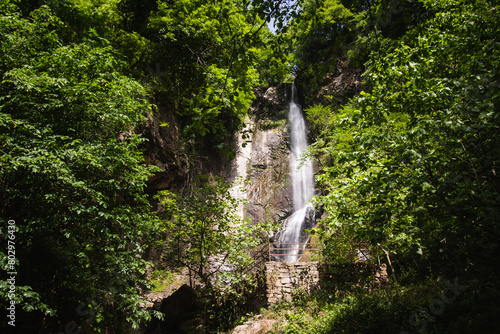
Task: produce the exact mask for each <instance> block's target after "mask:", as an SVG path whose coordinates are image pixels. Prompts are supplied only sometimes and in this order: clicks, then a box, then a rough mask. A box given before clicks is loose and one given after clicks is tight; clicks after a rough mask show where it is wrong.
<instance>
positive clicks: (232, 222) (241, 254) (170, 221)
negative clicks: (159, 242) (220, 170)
mask: <svg viewBox="0 0 500 334" xmlns="http://www.w3.org/2000/svg"><path fill="white" fill-rule="evenodd" d="M229 188H230V185H229V184H228V183H226V182H224V181H223V180H222V179H219V178H215V177H208V176H199V177H197V178H196V180H195V181H194V182H193V184H192V190H191V191H190V192H186V193H184V194H174V193H172V192H169V191H162V192H160V194H159V198H160V202H161V204H162V206H163V208H164V213H163V216H164V218H165V220H164V227H163V230H164V234H165V239H166V240H167V241H166V244H165V251H164V258H165V260H168V261H173V263H174V264H176V265H178V266H182V267H187V268H188V269H189V270H190V273H193V274H194V275H195V280H197V281H199V282H200V283H201V285H202V287H203V290H202V294H203V295H204V296H205V297H206V298H207V299H208V302H209V304H208V305H206V309H205V314H206V318H207V320H208V322H207V324H206V325H207V326H209V327H210V328H213V329H214V330H215V329H218V330H226V329H227V328H228V327H230V325H231V324H232V323H233V322H234V321H236V320H237V319H238V318H239V316H240V312H243V313H244V311H245V307H248V306H247V305H246V301H247V300H248V299H249V298H251V296H252V294H253V293H254V292H255V291H256V288H257V284H258V274H257V273H258V271H259V268H256V267H254V261H255V260H254V258H253V256H252V252H254V251H255V250H256V248H257V246H258V245H260V244H261V243H262V242H263V241H264V240H266V239H267V235H268V233H269V231H270V227H269V226H266V225H264V224H260V223H258V224H255V225H251V222H250V221H248V220H243V219H242V218H241V217H238V216H237V215H236V213H235V211H236V209H237V207H238V204H239V201H237V200H236V199H234V198H233V197H232V196H231V194H230V192H229Z"/></svg>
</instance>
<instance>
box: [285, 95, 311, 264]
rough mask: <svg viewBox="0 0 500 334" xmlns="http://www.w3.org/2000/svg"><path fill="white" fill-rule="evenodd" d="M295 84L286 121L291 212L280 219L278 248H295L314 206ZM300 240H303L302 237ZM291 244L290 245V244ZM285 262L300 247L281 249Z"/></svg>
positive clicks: (309, 169)
mask: <svg viewBox="0 0 500 334" xmlns="http://www.w3.org/2000/svg"><path fill="white" fill-rule="evenodd" d="M296 95H297V92H296V88H295V86H292V98H291V102H290V105H289V111H288V121H289V124H290V146H291V154H290V168H291V170H290V174H291V182H292V189H293V209H294V212H293V214H292V215H291V216H290V217H289V218H287V220H286V221H285V223H284V227H283V230H282V233H281V235H280V238H279V243H280V247H281V248H298V247H297V245H290V244H298V243H299V242H301V241H300V240H301V234H302V231H303V230H304V228H303V226H304V223H305V221H306V220H307V219H308V218H310V217H308V216H310V215H311V213H312V211H313V210H314V209H313V208H312V206H311V204H309V203H308V202H309V200H310V199H311V196H313V195H314V171H313V166H312V163H311V161H310V160H309V159H303V158H301V156H302V153H303V152H304V151H305V150H306V149H307V146H308V143H307V135H306V123H305V120H304V117H303V115H302V108H301V107H300V105H298V104H297V101H296V99H297V98H296ZM302 242H305V240H303V241H302ZM290 246H291V247H290ZM284 253H285V254H287V256H284V257H283V261H285V262H295V261H297V260H298V259H299V254H301V253H302V251H301V250H300V251H299V250H289V251H286V252H284Z"/></svg>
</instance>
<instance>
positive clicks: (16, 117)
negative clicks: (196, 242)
mask: <svg viewBox="0 0 500 334" xmlns="http://www.w3.org/2000/svg"><path fill="white" fill-rule="evenodd" d="M4 3H5V2H4ZM8 8H9V9H8V11H4V12H2V15H1V18H0V19H1V21H2V24H1V28H0V29H1V33H2V36H4V37H5V38H2V40H1V49H2V53H1V56H0V68H1V73H2V77H1V83H0V101H1V104H0V138H1V139H0V141H1V143H2V148H1V154H2V155H1V158H0V183H1V186H0V189H1V190H0V198H1V199H2V207H1V208H0V213H1V216H2V217H3V218H2V219H13V220H15V221H16V226H17V227H18V231H17V233H16V238H17V241H16V250H17V252H16V257H17V258H18V260H19V263H18V264H17V265H16V269H17V271H18V277H19V282H18V283H19V293H20V292H21V291H24V292H25V293H24V294H23V297H21V295H20V296H19V298H20V299H19V300H18V301H19V303H20V307H22V309H23V310H25V311H28V312H29V313H26V314H23V313H21V312H20V313H19V314H18V316H19V317H20V318H24V319H26V321H23V324H20V327H21V329H23V330H24V331H26V332H31V331H34V330H35V329H38V328H39V327H40V326H42V322H43V323H44V326H46V327H50V328H53V329H54V330H57V329H58V328H59V327H60V326H62V328H64V326H65V324H66V323H68V322H69V321H70V320H71V321H77V322H78V324H77V325H78V326H92V327H93V328H94V330H96V331H102V330H104V329H105V328H114V329H115V330H118V331H119V330H120V329H121V328H125V327H127V326H134V327H138V324H139V322H140V321H142V320H143V319H147V318H149V317H150V315H148V314H146V311H145V310H144V309H142V308H140V304H139V302H140V298H139V292H138V290H137V288H136V286H141V285H143V284H144V282H143V281H141V279H140V277H141V275H143V273H144V270H145V267H146V266H147V265H148V263H147V262H146V261H144V260H143V259H142V258H141V253H142V249H143V247H144V245H145V244H147V241H148V240H147V236H148V234H150V233H152V232H153V231H154V230H155V229H156V220H155V218H154V216H153V215H152V214H151V213H150V205H149V203H148V201H147V197H146V196H145V194H144V187H145V182H146V180H147V179H148V178H149V177H150V176H151V175H152V172H153V171H154V169H152V168H150V167H147V166H145V165H144V163H143V157H142V153H141V151H140V150H139V149H138V148H139V146H140V145H141V144H142V143H143V142H144V139H142V138H140V137H139V136H137V135H134V134H132V132H131V131H132V130H133V128H134V127H135V126H136V125H138V124H140V123H141V122H143V121H144V120H145V115H146V114H147V113H148V112H149V111H150V106H149V104H148V103H147V101H146V95H145V90H144V88H143V87H142V86H141V85H140V84H139V83H137V82H136V81H134V80H133V79H131V78H129V77H126V76H124V75H123V74H122V68H121V64H120V62H119V61H118V60H117V59H116V57H115V55H114V54H113V50H112V49H111V48H110V47H107V46H104V47H102V46H93V45H92V43H90V42H87V43H74V44H65V43H64V41H63V40H62V39H61V38H60V36H59V32H60V30H61V29H62V27H63V26H64V23H63V22H62V21H60V20H59V19H58V18H57V17H56V16H54V15H53V14H52V13H51V11H50V9H49V8H48V7H46V6H43V7H41V8H40V9H38V10H36V11H34V12H32V14H31V16H30V17H29V18H22V17H21V15H20V14H19V12H18V11H17V9H16V8H15V6H14V5H10V6H9V7H8ZM101 42H102V41H101ZM100 44H106V43H105V42H103V43H100ZM4 51H5V52H4ZM118 137H119V139H117V138H118ZM5 232H6V227H5V226H3V227H1V233H2V240H5V236H6V233H5ZM2 244H4V243H3V242H2ZM2 284H4V282H2ZM111 287H113V288H111ZM103 296H105V298H103ZM5 302H6V298H5V295H2V302H1V303H2V305H3V306H2V307H4V306H5ZM82 303H83V304H82ZM79 305H85V312H83V314H82V312H81V309H79V308H78V307H79ZM56 312H57V313H56ZM54 314H56V315H57V318H51V317H48V316H49V315H51V316H54ZM58 324H59V325H58ZM59 329H61V328H59Z"/></svg>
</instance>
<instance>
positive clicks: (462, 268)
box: [311, 1, 500, 332]
mask: <svg viewBox="0 0 500 334" xmlns="http://www.w3.org/2000/svg"><path fill="white" fill-rule="evenodd" d="M423 5H424V6H427V7H431V6H432V10H433V11H435V12H436V14H435V15H434V16H433V17H431V18H429V19H428V20H427V21H425V22H424V23H422V24H421V25H419V26H417V27H414V28H413V29H411V30H409V31H408V32H407V33H406V34H405V35H404V36H402V37H401V39H400V40H398V41H397V42H393V43H392V44H391V45H392V47H391V48H388V49H387V50H386V51H385V52H380V50H374V51H373V52H372V53H371V56H370V60H369V61H368V62H367V63H366V64H365V65H366V72H365V74H364V76H365V78H366V80H367V82H368V83H369V85H370V86H371V87H372V88H371V90H370V92H362V93H361V95H360V96H359V97H357V98H355V99H353V100H352V102H351V103H349V104H347V105H345V106H344V107H343V108H342V109H341V110H339V111H338V112H337V113H336V114H334V115H330V116H329V118H328V119H329V123H328V124H327V125H326V129H324V130H323V133H322V135H321V136H320V139H319V140H318V141H317V142H316V143H315V144H314V148H313V152H315V153H317V154H318V156H320V159H321V163H322V172H321V173H320V174H319V175H318V176H317V181H318V183H319V185H320V187H321V188H322V190H323V192H324V195H323V196H321V197H320V198H319V200H320V202H321V203H322V204H323V206H324V209H325V211H326V213H327V215H325V218H324V219H323V220H322V222H321V225H320V226H321V227H320V228H318V229H317V232H318V233H319V234H320V236H321V237H322V238H323V240H324V241H325V244H326V250H327V254H326V255H327V256H332V257H334V258H335V256H336V255H335V254H337V253H338V252H342V251H344V250H345V249H344V248H343V246H342V245H346V244H349V243H351V244H352V243H353V242H356V241H357V242H360V241H363V242H367V243H369V244H370V245H371V249H372V251H373V252H372V254H374V252H379V254H381V255H384V254H385V258H386V260H387V262H388V263H389V264H390V262H389V261H391V259H392V261H393V262H394V264H395V266H394V268H393V274H396V275H400V274H401V275H403V274H404V275H405V276H404V277H405V281H406V282H411V281H412V280H415V279H418V278H425V277H428V276H429V275H431V273H432V275H437V276H441V275H442V276H443V277H453V276H455V275H466V276H467V277H470V278H474V279H477V280H478V281H479V282H481V283H480V284H481V285H486V286H488V285H490V284H493V285H496V284H497V283H498V273H497V271H498V270H497V269H496V268H498V266H497V265H496V263H498V260H499V257H498V248H497V246H496V244H497V242H496V238H497V237H498V235H499V230H498V224H497V223H496V220H497V219H496V217H498V215H499V212H498V208H499V205H498V204H499V202H498V199H499V198H500V196H499V193H498V189H500V187H499V185H500V184H499V181H498V177H497V175H496V174H497V172H496V170H497V169H498V163H499V159H500V151H499V150H498V147H499V142H498V138H500V137H499V129H500V124H499V118H498V103H499V102H500V101H499V95H498V82H499V81H498V73H499V70H500V68H499V65H500V63H499V61H498V59H499V57H498V56H499V49H498V43H497V41H496V37H493V36H497V35H498V33H499V31H498V27H499V22H498V15H496V14H494V10H492V8H493V7H494V5H493V3H491V2H488V1H465V2H460V3H456V2H439V4H438V3H437V2H432V3H431V2H427V1H425V2H423ZM311 111H312V115H315V114H318V113H319V114H321V108H317V107H315V108H312V109H311ZM313 118H314V116H313ZM313 121H314V119H313ZM313 124H314V122H313ZM339 239H340V240H341V241H342V242H340V243H339V242H338V240H339ZM380 258H381V259H382V260H384V256H381V257H380ZM410 268H411V270H410ZM410 272H411V274H410ZM405 273H406V274H405ZM464 273H465V274H464ZM394 277H396V276H393V278H394ZM478 294H479V295H482V292H478ZM469 297H470V296H469ZM489 305H490V306H491V307H492V308H495V309H496V306H494V305H493V304H491V303H490V304H489ZM384 317H388V318H390V317H392V316H389V315H387V316H384ZM478 324H479V323H478V322H476V321H472V320H471V322H470V323H469V325H467V326H470V328H475V326H478ZM360 330H361V329H360ZM366 331H367V332H370V331H368V330H366ZM371 332H373V330H372V331H371ZM437 332H439V330H437Z"/></svg>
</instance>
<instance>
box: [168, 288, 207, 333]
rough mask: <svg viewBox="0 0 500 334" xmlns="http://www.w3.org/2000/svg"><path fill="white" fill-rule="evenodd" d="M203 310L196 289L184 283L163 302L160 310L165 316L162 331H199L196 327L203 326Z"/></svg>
mask: <svg viewBox="0 0 500 334" xmlns="http://www.w3.org/2000/svg"><path fill="white" fill-rule="evenodd" d="M201 310H202V305H201V304H200V302H199V301H198V299H197V296H196V293H195V291H194V290H193V289H191V288H190V287H189V286H188V285H186V284H184V285H183V286H181V287H180V288H179V290H177V291H175V292H174V293H173V294H172V295H170V296H169V297H168V298H165V299H163V301H162V302H161V306H160V312H161V313H163V315H164V317H165V318H164V319H165V320H164V321H163V322H162V323H161V325H160V327H161V330H162V333H172V334H174V333H176V334H177V333H178V334H183V333H186V334H187V333H197V332H198V331H196V328H198V327H199V326H203V320H202V319H201V318H200V312H201Z"/></svg>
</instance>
